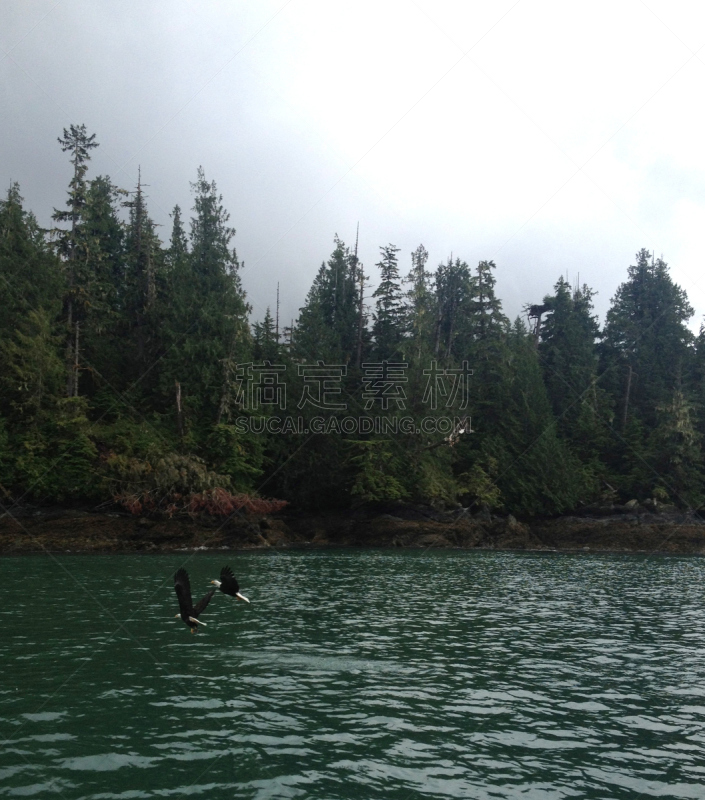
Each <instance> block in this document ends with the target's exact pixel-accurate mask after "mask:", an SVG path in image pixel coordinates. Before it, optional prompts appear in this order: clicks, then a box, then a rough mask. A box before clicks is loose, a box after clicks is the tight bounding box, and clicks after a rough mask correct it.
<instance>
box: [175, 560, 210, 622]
mask: <svg viewBox="0 0 705 800" xmlns="http://www.w3.org/2000/svg"><path fill="white" fill-rule="evenodd" d="M174 590H175V591H176V597H177V598H178V600H179V609H180V610H181V613H182V614H185V615H186V616H187V617H189V616H193V600H192V598H191V582H190V581H189V579H188V572H186V570H185V569H184V568H183V567H179V569H177V570H176V575H174ZM209 599H210V598H209ZM204 608H205V606H204Z"/></svg>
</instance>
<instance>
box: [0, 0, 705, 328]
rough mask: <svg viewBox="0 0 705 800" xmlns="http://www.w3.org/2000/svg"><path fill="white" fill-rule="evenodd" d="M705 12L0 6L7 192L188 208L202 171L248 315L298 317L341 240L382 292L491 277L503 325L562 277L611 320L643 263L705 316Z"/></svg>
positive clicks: (159, 216)
mask: <svg viewBox="0 0 705 800" xmlns="http://www.w3.org/2000/svg"><path fill="white" fill-rule="evenodd" d="M704 45H705V4H703V3H697V2H674V0H668V2H663V1H662V0H646V2H641V1H640V0H635V1H632V0H617V1H616V2H615V0H611V1H610V2H599V1H597V2H596V0H590V2H565V0H562V2H548V1H545V2H544V1H543V0H518V2H517V0H483V2H467V1H466V2H456V1H451V0H449V1H448V2H443V0H433V2H430V0H374V2H368V1H367V0H347V1H345V0H340V1H339V2H338V1H336V0H288V2H285V0H275V1H273V2H270V1H269V0H258V1H257V2H251V1H250V2H236V0H219V1H217V0H211V1H210V2H208V1H207V0H199V2H193V0H190V1H189V2H186V1H185V0H168V2H167V0H154V1H153V2H146V3H145V2H144V0H138V1H134V2H133V1H132V0H120V1H119V2H118V0H113V2H95V0H90V1H89V0H58V2H57V0H46V1H45V0H0V48H1V49H0V75H1V76H2V77H1V78H0V80H1V90H0V126H1V127H0V183H1V184H2V185H3V186H8V185H9V182H10V181H11V180H16V181H19V183H20V186H21V191H22V194H23V196H24V198H25V200H26V204H27V206H28V207H29V208H31V209H32V210H33V211H34V212H35V213H36V214H37V216H38V217H39V220H40V222H41V223H42V224H44V225H47V226H48V225H49V224H50V215H51V211H52V208H53V207H60V206H63V204H64V203H65V198H66V194H65V193H66V187H67V184H68V181H69V179H70V176H71V167H70V164H69V163H68V159H67V157H66V155H65V154H63V153H62V152H61V150H60V148H59V145H58V143H57V141H56V140H57V136H59V135H61V133H62V129H63V128H64V127H68V126H69V125H70V124H71V123H74V124H80V123H85V124H86V126H87V128H88V130H89V132H91V133H96V134H97V141H98V142H99V143H100V147H99V148H98V149H97V150H95V151H93V160H92V162H91V164H90V172H89V176H95V175H97V174H109V175H110V176H111V177H112V178H113V180H114V181H115V182H116V183H118V184H119V185H120V186H122V187H124V188H128V189H130V188H132V187H133V186H134V184H135V183H136V180H137V167H138V165H141V170H142V179H143V181H144V182H145V183H147V184H149V188H148V189H147V192H148V195H149V200H148V204H149V209H150V212H151V215H152V217H153V218H154V219H155V221H156V222H158V223H159V224H161V225H162V226H164V227H162V228H160V232H161V234H162V238H163V239H165V240H167V239H168V236H169V230H170V219H169V212H170V211H171V209H172V208H173V206H174V204H176V203H178V204H179V205H181V207H182V209H188V208H190V207H191V202H192V201H191V193H190V187H189V182H190V181H193V180H194V179H195V176H196V169H197V167H198V166H199V165H202V166H203V168H204V169H205V172H206V177H207V178H209V179H213V180H215V181H216V183H217V185H218V189H219V191H220V192H221V193H222V194H223V198H224V204H225V206H226V208H227V209H228V210H229V211H230V213H231V224H232V225H233V226H234V227H235V228H236V229H237V236H236V238H235V242H234V243H235V245H236V247H237V251H238V255H239V257H240V258H241V259H242V260H244V262H245V270H244V272H243V275H242V278H243V283H244V286H245V289H246V290H247V293H248V297H249V300H250V302H251V304H252V306H253V317H254V318H261V317H262V315H263V313H264V309H265V308H266V306H267V305H270V306H272V307H274V304H275V301H276V284H277V281H279V282H280V284H281V297H282V322H283V324H287V323H288V322H289V320H290V319H291V317H295V316H297V315H298V308H299V307H300V306H301V305H302V304H303V302H304V299H305V296H306V292H307V291H308V289H309V287H310V285H311V281H312V280H313V278H314V276H315V274H316V271H317V269H318V267H319V265H320V263H321V261H322V260H324V259H327V258H328V256H329V255H330V253H331V251H332V249H333V237H334V235H335V234H336V233H338V234H339V236H340V237H341V238H342V239H343V240H344V241H345V242H346V243H348V244H350V245H353V244H354V239H355V228H356V225H357V223H358V222H359V224H360V245H359V253H360V256H361V258H362V260H363V262H364V263H365V266H366V268H367V270H368V272H372V273H373V275H372V277H373V278H376V269H375V267H374V264H375V262H376V261H378V259H379V246H380V245H384V244H387V243H389V242H391V243H394V244H396V245H397V246H398V247H400V248H401V253H400V254H399V255H400V261H401V267H402V273H403V274H406V273H407V272H408V269H409V266H410V253H411V251H412V250H413V249H415V248H416V246H417V245H418V244H419V243H423V244H424V246H425V247H426V248H427V250H428V251H429V253H430V262H429V266H431V267H435V266H436V265H437V264H438V263H439V262H440V261H443V260H445V259H446V258H447V257H448V256H449V255H450V254H451V252H452V254H453V256H454V257H455V256H458V257H460V258H462V259H464V260H466V261H467V262H468V263H469V264H470V265H471V266H474V265H476V264H477V262H478V261H479V260H482V259H494V260H495V262H496V263H497V273H496V274H497V290H498V294H499V296H500V297H501V298H502V300H503V302H504V307H505V311H506V312H507V313H508V314H509V315H510V316H512V317H513V316H515V315H516V314H518V313H520V312H521V309H522V306H523V305H524V304H525V303H527V302H532V303H533V302H540V301H541V299H542V298H543V296H544V294H546V293H548V292H550V291H551V288H552V286H553V285H554V283H555V282H556V280H557V278H558V277H559V276H560V275H568V277H569V279H570V280H571V281H574V280H575V279H576V278H577V276H578V274H579V276H580V282H581V283H583V282H585V283H588V284H589V285H590V286H592V287H593V288H594V289H595V290H597V291H598V293H599V294H598V296H597V298H596V300H597V304H596V306H597V310H598V311H599V312H600V315H601V317H602V318H604V312H605V311H606V309H607V307H608V304H609V301H610V298H611V297H612V295H613V294H614V291H615V289H616V288H617V286H618V285H619V283H621V282H622V281H623V280H624V279H625V277H626V270H627V267H628V265H629V264H631V263H634V253H635V252H636V251H637V250H638V249H640V248H641V247H646V248H648V249H650V250H651V251H652V252H655V253H656V255H657V256H659V255H663V257H664V259H665V260H666V261H667V262H668V263H669V264H670V266H671V272H672V275H673V277H674V279H675V280H676V281H677V282H678V283H679V284H680V285H681V286H682V287H683V288H684V289H685V290H686V291H687V292H688V295H689V297H690V300H691V303H692V304H693V306H694V307H695V309H696V315H695V317H694V319H693V325H692V327H693V328H694V329H695V330H697V328H698V327H699V324H700V321H701V319H702V317H703V313H705V274H704V272H703V258H704V255H705V247H703V243H702V232H703V231H705V113H704V103H705V91H704V90H705V49H703V50H701V48H703V46H704Z"/></svg>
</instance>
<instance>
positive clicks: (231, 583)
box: [211, 567, 250, 603]
mask: <svg viewBox="0 0 705 800" xmlns="http://www.w3.org/2000/svg"><path fill="white" fill-rule="evenodd" d="M211 583H213V584H215V587H216V589H220V591H221V592H222V593H223V594H229V595H230V596H231V597H237V598H238V599H239V600H244V601H245V602H246V603H249V602H250V601H249V600H248V599H247V598H246V597H245V596H244V595H241V594H240V584H239V583H238V582H237V578H236V577H235V576H234V575H233V571H232V570H231V569H230V567H223V569H221V570H220V580H219V581H211ZM213 591H215V589H213Z"/></svg>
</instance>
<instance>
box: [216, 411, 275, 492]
mask: <svg viewBox="0 0 705 800" xmlns="http://www.w3.org/2000/svg"><path fill="white" fill-rule="evenodd" d="M262 449H263V442H262V438H261V437H259V436H255V435H252V434H250V435H247V434H242V433H239V432H238V431H237V430H236V428H235V426H234V425H227V424H225V423H220V424H218V425H214V426H213V430H212V432H211V434H210V436H209V437H208V440H207V442H206V449H205V451H206V453H207V456H208V462H209V463H210V464H213V465H214V467H215V469H217V470H218V472H220V473H221V474H223V475H227V476H228V480H229V485H230V486H232V487H233V488H234V489H235V490H237V491H246V490H248V489H250V488H251V487H252V485H253V482H254V481H255V480H256V479H257V478H259V477H260V475H262V471H263V470H262V460H263V452H262Z"/></svg>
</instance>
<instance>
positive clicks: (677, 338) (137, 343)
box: [0, 125, 705, 516]
mask: <svg viewBox="0 0 705 800" xmlns="http://www.w3.org/2000/svg"><path fill="white" fill-rule="evenodd" d="M59 142H60V145H61V148H62V149H63V151H64V152H66V153H67V154H68V156H69V158H70V162H71V166H72V176H71V179H70V182H69V187H68V198H67V204H66V207H65V208H64V209H63V210H57V211H55V213H54V220H55V221H56V222H57V223H58V226H59V227H58V228H57V229H56V230H55V231H53V234H52V240H53V246H52V244H51V243H50V241H49V239H48V236H47V232H46V231H43V230H42V229H41V228H40V227H39V225H38V224H37V221H36V219H35V218H34V217H33V215H32V214H31V213H30V212H29V211H26V210H25V209H24V207H23V203H22V198H21V196H20V193H19V187H18V186H17V185H16V184H13V185H12V186H11V187H10V189H9V191H8V193H7V195H6V197H5V198H4V199H3V200H0V291H2V293H3V303H4V305H3V315H2V317H1V318H0V492H1V493H2V494H3V495H4V496H6V495H7V494H10V495H12V496H13V497H22V496H27V497H31V498H33V499H34V500H36V501H66V502H68V501H73V500H76V501H87V500H89V499H90V500H92V499H100V500H105V499H106V498H107V497H109V496H111V495H119V496H124V497H132V498H134V497H138V496H148V497H149V498H151V499H150V502H156V503H162V502H164V503H167V502H168V503H171V504H173V502H175V501H174V497H175V496H176V495H181V496H182V500H183V503H185V504H186V506H188V508H189V509H191V510H193V509H194V508H196V507H198V508H211V509H220V510H221V511H223V510H224V509H233V508H241V507H243V508H244V507H247V508H253V509H254V508H255V505H256V504H255V505H252V502H254V501H252V502H251V500H252V492H253V491H254V490H256V489H257V487H258V486H266V487H267V490H268V492H270V491H271V492H275V493H276V494H277V495H278V496H280V497H283V498H286V499H287V500H289V501H291V502H292V503H294V504H296V505H298V506H299V507H308V508H320V509H323V508H338V509H340V508H345V507H348V506H349V505H350V504H351V503H357V502H386V501H398V500H408V501H412V502H422V503H431V504H433V505H435V506H449V505H453V504H455V503H456V502H457V501H458V499H461V500H462V501H463V502H467V503H469V504H473V505H474V506H486V507H489V508H494V509H499V508H501V509H503V510H504V511H507V512H511V513H513V514H517V515H524V516H531V515H538V514H548V515H550V514H558V513H563V512H566V511H569V510H571V509H574V508H576V507H578V506H580V505H581V504H583V503H587V502H591V501H592V500H595V499H596V498H599V497H601V496H603V495H604V493H605V491H606V490H609V492H611V493H612V494H613V495H614V496H610V499H611V500H616V499H619V498H621V499H623V500H625V499H631V497H638V498H645V497H647V496H651V497H658V496H659V495H663V498H664V499H666V498H667V497H670V498H671V499H672V500H674V501H676V502H678V503H679V504H681V505H683V506H688V505H691V506H699V505H700V504H702V502H703V499H704V498H705V484H704V480H705V476H704V472H703V470H704V464H703V453H702V448H701V442H702V437H703V436H704V435H705V332H703V331H705V328H704V329H703V331H701V334H700V335H699V336H698V337H697V339H695V337H693V336H692V334H691V333H690V330H689V328H688V326H687V323H688V320H689V319H690V317H691V316H692V313H693V312H692V308H691V307H690V305H689V303H688V299H687V297H686V295H685V292H684V291H683V290H682V289H681V288H680V287H678V286H676V285H675V284H674V283H673V281H672V279H671V277H670V275H669V272H668V267H667V265H666V264H665V262H663V261H662V260H660V259H654V258H653V257H652V256H651V254H650V253H649V252H647V251H646V250H641V251H640V252H639V253H638V254H637V261H636V265H635V266H632V267H630V268H629V271H628V274H627V279H626V281H625V282H624V283H623V284H622V285H621V286H620V287H619V289H618V290H617V292H616V294H615V297H614V298H613V301H612V305H611V308H610V310H609V312H608V314H607V319H606V324H605V327H604V330H603V331H600V329H599V326H598V321H597V318H596V317H595V315H594V313H593V305H592V300H593V295H594V293H593V291H592V290H591V289H590V288H588V287H587V286H582V287H581V288H571V287H570V286H569V285H568V283H567V282H566V281H565V280H563V279H560V280H559V281H558V282H557V283H556V285H555V286H554V288H553V292H552V293H551V294H549V295H546V296H544V299H543V304H542V305H541V306H530V309H532V316H533V318H534V319H535V318H536V316H537V314H536V313H534V312H536V310H537V309H541V313H542V315H543V317H542V322H541V325H540V326H539V328H538V330H537V331H532V332H531V333H530V332H529V331H528V330H527V329H526V326H525V325H524V324H523V323H522V322H521V321H517V322H516V323H515V324H514V325H513V326H511V325H510V324H509V321H508V320H507V318H506V317H505V315H504V313H503V310H502V304H501V301H500V300H499V298H497V296H496V294H495V282H496V281H495V272H496V269H497V268H496V265H495V263H494V262H492V261H480V262H479V263H478V264H477V267H476V268H474V269H471V268H470V267H469V265H468V264H467V262H465V261H463V260H462V259H460V258H457V257H456V258H452V257H451V258H448V259H447V260H446V261H445V262H444V263H442V264H440V265H439V266H438V268H437V270H436V271H435V273H433V274H431V273H430V272H429V271H427V269H426V266H427V263H428V252H427V251H426V250H425V248H424V247H423V246H421V245H420V246H419V247H418V248H417V249H416V250H415V251H414V252H413V254H412V255H411V271H410V272H409V274H408V275H407V277H406V279H405V280H404V281H402V280H401V278H400V273H399V252H400V251H399V249H398V248H397V247H395V246H394V245H387V246H384V247H382V248H380V249H381V258H380V261H379V263H378V265H377V266H378V267H379V269H380V282H379V285H378V287H377V289H376V291H375V292H374V294H373V300H374V302H373V304H372V306H373V307H372V310H373V311H374V315H373V323H372V325H368V324H367V316H368V314H369V313H370V307H369V306H366V304H365V301H368V302H369V300H370V298H369V295H367V296H365V293H364V275H363V270H362V265H361V263H360V262H359V260H358V258H357V248H356V250H355V253H353V252H351V251H350V249H349V248H348V247H347V246H346V245H345V244H344V243H343V242H342V241H341V240H340V239H339V237H338V236H335V239H334V249H333V252H332V253H331V255H330V257H329V258H328V260H327V261H326V262H325V263H323V264H322V265H321V267H320V270H319V271H318V274H317V275H316V277H315V279H314V281H313V285H312V286H311V289H310V291H309V293H308V296H307V298H306V302H305V304H304V306H303V308H302V309H301V313H300V317H299V320H298V323H297V324H296V325H293V326H292V328H291V329H289V331H288V335H285V336H279V335H278V333H279V332H278V331H277V330H276V324H275V322H274V320H273V319H272V314H271V313H270V311H269V309H268V310H267V313H266V314H265V316H264V318H263V319H262V320H260V321H258V322H256V323H255V324H254V326H253V327H252V329H251V328H250V324H249V322H248V314H249V313H250V310H251V309H250V307H249V306H248V304H247V300H246V296H245V292H244V290H243V287H242V283H241V279H240V269H241V264H240V261H239V259H238V257H237V253H236V251H235V249H234V248H233V247H232V242H233V237H234V235H235V231H234V229H233V228H232V227H230V225H229V215H228V213H227V211H226V210H225V208H224V206H223V201H222V197H221V196H220V195H219V194H218V191H217V188H216V186H215V183H213V182H211V181H208V180H206V178H205V175H204V173H203V170H202V169H199V170H198V173H197V178H196V181H195V183H194V184H193V185H192V189H193V193H194V199H193V213H192V215H191V224H190V230H189V232H188V234H187V231H186V230H185V227H184V223H183V221H182V214H181V210H180V208H179V207H178V206H176V207H175V208H174V211H173V226H172V231H171V238H170V242H169V244H168V246H166V245H164V244H163V243H162V242H161V240H160V238H159V235H158V228H157V226H155V224H154V223H153V222H152V220H151V218H150V215H149V209H148V207H147V200H148V198H147V197H146V195H145V194H144V192H143V185H142V183H141V178H138V181H137V186H136V189H135V191H133V192H132V193H131V194H130V196H129V199H128V200H127V202H123V201H124V200H125V197H126V196H127V194H128V193H127V192H125V191H124V190H122V189H120V188H119V187H117V186H115V185H114V184H113V183H112V182H111V180H110V178H109V177H107V176H98V177H95V178H93V179H92V180H90V179H89V177H88V166H89V162H90V155H91V152H92V150H93V149H94V148H95V147H96V146H97V143H96V142H95V136H94V135H89V134H88V133H87V131H86V128H85V126H83V125H81V126H75V125H73V126H70V127H69V128H68V129H66V130H64V132H63V136H62V137H61V138H60V139H59ZM121 203H122V207H123V208H127V209H128V213H127V217H128V218H127V220H125V221H124V217H125V212H124V211H121V208H120V206H121ZM402 283H404V284H405V286H404V289H405V291H402ZM282 333H284V331H282ZM382 360H396V361H404V362H406V363H407V364H408V365H409V366H408V370H407V377H408V382H406V383H404V384H403V386H404V389H405V392H406V398H405V400H404V403H403V407H402V404H401V403H399V404H397V407H394V405H395V401H392V407H391V408H390V409H389V410H388V414H389V416H390V417H391V416H393V415H397V417H400V416H402V415H406V416H408V417H410V419H411V427H412V428H413V429H414V433H408V434H398V435H394V436H389V435H388V434H384V433H379V431H378V432H377V433H369V434H357V433H356V434H352V433H349V434H346V433H342V432H341V428H340V422H341V419H342V416H344V415H345V414H351V415H355V416H361V415H364V414H365V413H371V414H373V415H374V414H376V413H378V412H379V411H380V409H379V408H377V407H375V408H374V409H365V399H364V398H363V397H362V391H363V386H362V378H363V374H362V371H361V369H360V363H361V362H372V363H375V362H379V361H382ZM262 361H269V362H271V363H277V364H281V365H283V366H285V367H286V383H287V390H288V399H289V407H288V409H287V411H288V413H292V412H293V413H294V414H299V413H300V416H301V418H302V421H303V427H304V428H305V427H307V426H309V427H310V426H311V423H312V419H313V417H314V416H317V415H319V414H321V409H319V408H316V407H314V405H308V406H305V407H302V408H301V409H298V410H297V411H296V412H294V411H293V409H294V403H295V402H296V400H297V399H298V398H300V397H301V396H302V393H303V387H304V383H305V382H304V376H303V375H299V374H298V368H299V367H300V366H305V365H309V366H310V365H311V364H314V363H316V362H318V361H321V362H323V363H324V364H326V365H336V366H337V367H339V368H340V372H341V380H340V383H339V387H340V390H341V391H340V394H339V395H337V399H338V400H340V401H341V402H345V403H347V405H348V410H347V411H345V412H343V411H342V410H339V411H336V412H335V413H328V412H327V411H323V413H322V416H324V417H325V418H326V419H327V420H328V421H329V422H331V424H332V428H333V432H327V433H317V434H314V433H313V431H312V432H311V433H310V434H308V433H307V434H302V433H299V432H298V431H297V432H293V433H292V432H289V433H286V434H266V433H263V434H262V435H254V434H250V433H247V434H246V433H243V432H242V431H241V429H240V427H239V426H238V418H239V417H241V416H247V415H253V414H255V413H259V412H254V411H252V410H247V409H243V407H242V406H243V397H242V393H241V390H242V388H243V387H242V386H241V384H240V377H241V375H242V371H241V370H240V369H239V368H240V367H242V365H243V364H245V363H250V362H255V363H261V362H262ZM432 361H433V362H435V367H434V368H435V369H437V370H440V372H441V373H443V371H444V370H448V372H446V373H444V374H445V376H446V378H445V379H446V380H447V381H448V382H449V383H448V389H449V390H451V392H450V393H452V389H453V388H454V387H455V388H457V386H456V385H455V384H454V383H452V381H453V380H457V375H458V374H459V372H458V370H459V369H460V368H463V369H464V367H463V364H467V365H469V367H470V369H472V370H473V375H472V379H471V381H470V384H469V393H467V396H464V400H463V403H460V402H459V401H458V400H457V395H456V401H455V402H454V403H450V405H449V406H447V407H446V406H445V403H446V400H448V399H449V395H450V393H448V394H444V395H442V399H441V403H440V405H439V406H438V407H437V408H434V409H430V408H429V406H428V403H427V401H426V400H422V398H423V397H424V394H425V391H426V388H427V387H426V378H427V375H428V374H429V373H428V372H427V373H426V374H424V370H428V369H429V367H430V366H431V362H432ZM463 374H465V373H463ZM452 376H456V377H455V378H452ZM427 399H428V398H427ZM261 413H262V414H264V415H267V414H271V410H269V411H268V410H265V411H262V412H261ZM456 414H467V415H469V416H471V417H472V420H473V428H474V429H475V432H474V433H472V435H467V436H465V435H464V436H454V435H448V434H445V435H444V434H434V435H426V434H425V433H422V432H421V430H422V426H421V422H422V420H423V419H424V418H425V417H435V418H436V419H438V418H440V417H441V416H444V415H446V416H447V415H450V416H455V415H456ZM333 423H334V424H333ZM231 490H232V491H234V492H237V493H238V494H237V495H233V494H231V493H230V492H231ZM145 493H146V494H145ZM187 497H188V498H190V499H189V500H188V501H187V500H186V499H184V498H187ZM248 497H249V498H250V499H249V500H248V499H247V498H248ZM169 498H171V499H169ZM243 498H245V499H243ZM261 502H263V501H261ZM243 503H244V504H245V505H242V504H243ZM248 503H249V505H248ZM190 504H191V505H190ZM193 504H195V505H193ZM199 504H200V505H199ZM266 507H268V508H270V507H271V508H274V507H277V506H276V503H275V505H273V506H266ZM257 508H260V510H261V509H262V508H265V506H263V505H261V504H260V505H259V506H257Z"/></svg>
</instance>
